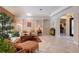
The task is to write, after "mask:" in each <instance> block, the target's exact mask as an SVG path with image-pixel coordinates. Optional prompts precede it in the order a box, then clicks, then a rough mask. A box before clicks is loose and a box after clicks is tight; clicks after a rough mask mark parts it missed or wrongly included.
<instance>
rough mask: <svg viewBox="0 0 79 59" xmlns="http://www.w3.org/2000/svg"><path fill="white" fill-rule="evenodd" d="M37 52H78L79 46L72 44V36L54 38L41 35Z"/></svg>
mask: <svg viewBox="0 0 79 59" xmlns="http://www.w3.org/2000/svg"><path fill="white" fill-rule="evenodd" d="M40 39H41V40H42V42H41V43H39V53H78V52H79V47H78V46H77V45H76V44H74V43H73V42H72V41H73V39H72V38H66V37H61V38H56V37H53V36H41V37H40Z"/></svg>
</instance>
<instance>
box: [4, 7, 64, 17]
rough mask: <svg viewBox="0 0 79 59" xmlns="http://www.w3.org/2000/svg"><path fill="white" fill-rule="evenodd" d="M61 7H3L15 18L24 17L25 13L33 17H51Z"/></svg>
mask: <svg viewBox="0 0 79 59" xmlns="http://www.w3.org/2000/svg"><path fill="white" fill-rule="evenodd" d="M62 7H63V6H3V8H5V9H7V10H8V11H10V12H11V13H13V14H14V15H15V16H26V14H27V13H30V14H32V16H35V15H47V16H48V15H51V14H52V13H54V12H56V11H57V10H59V9H60V8H62Z"/></svg>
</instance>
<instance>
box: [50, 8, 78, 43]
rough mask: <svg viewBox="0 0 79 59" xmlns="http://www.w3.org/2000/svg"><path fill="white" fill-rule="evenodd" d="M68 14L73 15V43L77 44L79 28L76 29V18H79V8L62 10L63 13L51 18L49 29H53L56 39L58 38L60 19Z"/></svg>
mask: <svg viewBox="0 0 79 59" xmlns="http://www.w3.org/2000/svg"><path fill="white" fill-rule="evenodd" d="M69 13H73V15H74V25H75V28H74V32H75V33H74V37H73V39H74V42H75V43H76V44H78V41H79V37H78V36H79V30H78V29H79V27H78V25H79V24H78V22H79V19H78V16H79V7H69V8H66V9H64V10H63V11H61V12H59V13H57V14H55V15H53V16H51V21H50V25H51V26H50V27H54V28H55V29H56V36H57V37H60V26H59V25H60V17H61V16H63V15H65V14H69ZM67 23H68V22H67ZM66 29H69V27H67V28H66Z"/></svg>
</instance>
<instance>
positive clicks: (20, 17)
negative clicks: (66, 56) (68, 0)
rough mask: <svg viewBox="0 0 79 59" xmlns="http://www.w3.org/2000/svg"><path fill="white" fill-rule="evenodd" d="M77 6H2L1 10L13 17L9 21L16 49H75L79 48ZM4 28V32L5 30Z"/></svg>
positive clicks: (11, 38)
mask: <svg viewBox="0 0 79 59" xmlns="http://www.w3.org/2000/svg"><path fill="white" fill-rule="evenodd" d="M78 9H79V7H73V6H72V7H71V6H2V7H0V13H1V15H3V14H2V13H5V14H7V15H8V16H10V17H12V19H13V21H12V22H11V23H10V24H9V25H12V26H13V28H11V26H10V28H11V29H9V30H10V32H11V33H8V34H9V37H8V38H9V40H10V41H11V44H12V46H13V47H14V46H15V48H14V49H15V50H16V49H17V50H16V51H15V53H23V52H24V53H27V52H30V53H31V52H34V53H53V52H57V53H59V52H60V53H62V52H67V53H69V52H70V53H72V52H79V48H78V43H79V37H78V36H79V31H78V29H79V27H78V25H79V24H78V22H79V20H78V13H79V11H78ZM73 20H74V21H73ZM7 22H8V21H6V23H7ZM2 24H3V22H2ZM4 24H5V23H4ZM1 26H2V25H1ZM2 29H3V28H2ZM5 30H6V29H4V31H3V30H2V32H3V33H5ZM12 31H13V32H12ZM2 32H1V33H2ZM6 32H8V29H7V30H6ZM23 35H26V37H25V38H24V36H23ZM2 36H4V34H3V35H2ZM30 36H31V37H30ZM32 36H33V37H32ZM3 38H4V37H3ZM22 38H23V42H25V41H29V42H25V44H24V43H23V42H22V41H21V39H22ZM26 38H29V39H28V40H27V39H26ZM5 39H7V37H5ZM24 39H25V40H24ZM32 39H33V41H32ZM30 40H31V41H30ZM18 42H19V44H17V43H18ZM20 43H22V44H20ZM29 43H30V44H29ZM28 47H29V48H28ZM3 49H5V47H4V48H3ZM11 50H12V49H11ZM1 52H8V50H5V51H2V50H1ZM9 52H14V51H9Z"/></svg>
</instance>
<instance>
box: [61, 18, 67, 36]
mask: <svg viewBox="0 0 79 59" xmlns="http://www.w3.org/2000/svg"><path fill="white" fill-rule="evenodd" d="M65 35H66V19H60V36H65Z"/></svg>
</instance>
